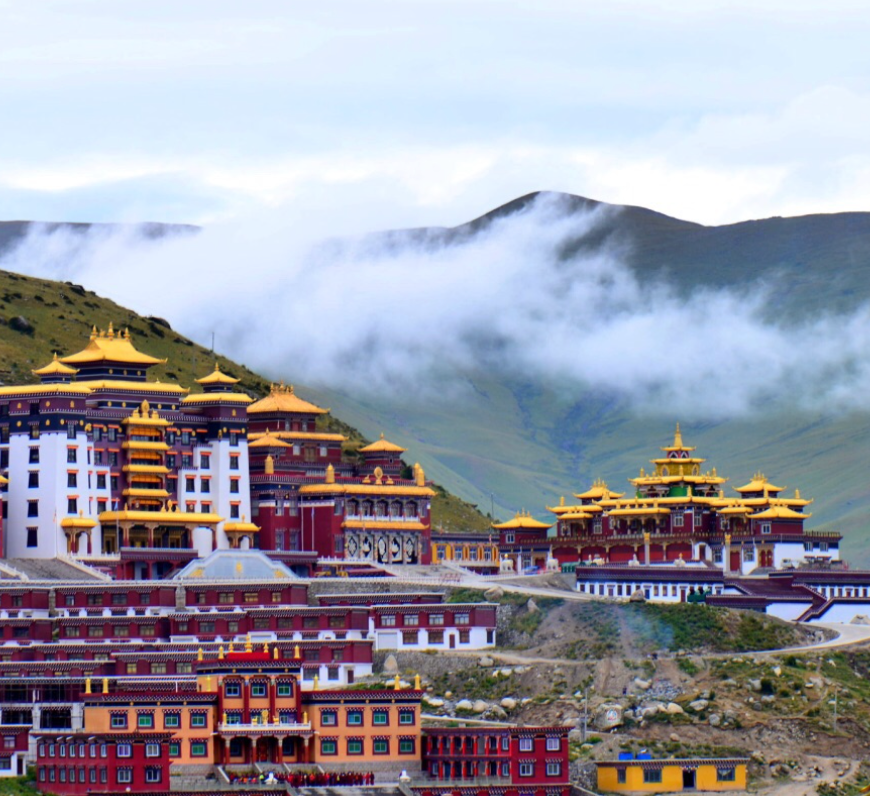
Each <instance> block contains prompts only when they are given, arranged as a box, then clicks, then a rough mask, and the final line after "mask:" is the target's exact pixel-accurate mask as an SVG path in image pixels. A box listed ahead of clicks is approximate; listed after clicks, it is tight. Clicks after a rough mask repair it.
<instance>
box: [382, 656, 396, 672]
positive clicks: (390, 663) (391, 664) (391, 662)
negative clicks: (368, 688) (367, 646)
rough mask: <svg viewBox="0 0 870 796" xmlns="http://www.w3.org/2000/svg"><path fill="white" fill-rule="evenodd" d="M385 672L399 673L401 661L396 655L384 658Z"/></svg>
mask: <svg viewBox="0 0 870 796" xmlns="http://www.w3.org/2000/svg"><path fill="white" fill-rule="evenodd" d="M382 671H383V673H384V674H389V675H396V674H398V673H399V662H398V661H397V660H396V656H395V655H387V657H386V659H385V660H384V667H383V669H382Z"/></svg>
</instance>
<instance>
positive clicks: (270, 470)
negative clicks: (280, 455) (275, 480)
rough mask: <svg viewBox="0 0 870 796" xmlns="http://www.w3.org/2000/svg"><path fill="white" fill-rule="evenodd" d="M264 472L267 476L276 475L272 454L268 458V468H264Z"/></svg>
mask: <svg viewBox="0 0 870 796" xmlns="http://www.w3.org/2000/svg"><path fill="white" fill-rule="evenodd" d="M264 472H265V473H266V475H273V474H274V473H275V460H274V459H273V458H272V454H271V453H270V454H269V455H268V456H267V457H266V467H265V468H264Z"/></svg>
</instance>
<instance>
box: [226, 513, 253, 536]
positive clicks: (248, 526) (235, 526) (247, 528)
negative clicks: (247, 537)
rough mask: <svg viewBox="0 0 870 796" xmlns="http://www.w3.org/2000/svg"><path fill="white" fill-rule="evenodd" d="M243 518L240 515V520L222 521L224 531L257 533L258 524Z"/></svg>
mask: <svg viewBox="0 0 870 796" xmlns="http://www.w3.org/2000/svg"><path fill="white" fill-rule="evenodd" d="M244 520H245V518H244V517H242V522H225V523H224V531H226V532H227V533H242V532H246V533H251V532H253V533H257V532H259V530H260V526H259V525H254V523H252V522H245V521H244Z"/></svg>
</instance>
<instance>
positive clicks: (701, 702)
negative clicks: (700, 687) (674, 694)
mask: <svg viewBox="0 0 870 796" xmlns="http://www.w3.org/2000/svg"><path fill="white" fill-rule="evenodd" d="M709 704H710V703H709V702H708V701H707V700H706V699H696V700H695V701H694V702H689V704H688V708H689V710H693V711H694V712H695V713H701V712H702V711H704V710H706V709H707V706H708V705H709Z"/></svg>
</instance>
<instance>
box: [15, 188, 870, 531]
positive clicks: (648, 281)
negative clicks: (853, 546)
mask: <svg viewBox="0 0 870 796" xmlns="http://www.w3.org/2000/svg"><path fill="white" fill-rule="evenodd" d="M327 226H329V225H325V224H314V223H307V220H306V219H287V218H282V217H280V216H278V215H276V216H273V217H269V218H259V219H257V220H256V221H248V222H239V223H235V224H226V225H217V226H214V227H209V228H206V229H203V230H201V231H199V232H197V233H196V234H175V231H174V230H168V232H169V233H172V234H160V235H158V234H155V228H154V227H148V228H141V227H123V228H120V227H110V226H109V227H100V228H94V229H92V230H86V231H83V230H81V229H71V228H69V227H64V226H60V227H47V226H45V225H31V226H30V227H28V229H27V231H26V234H25V235H24V237H22V238H18V239H17V240H13V241H11V242H10V244H9V245H8V246H7V247H6V249H5V250H4V251H3V254H2V258H0V267H2V268H4V269H8V270H13V271H18V272H22V273H27V274H31V275H35V276H41V277H48V278H53V279H59V280H64V281H66V280H68V281H73V282H78V283H81V284H83V285H85V286H87V287H88V288H89V289H92V290H95V291H97V292H98V293H100V294H102V295H106V296H109V297H111V298H113V299H115V300H117V301H119V302H121V303H124V304H127V305H130V306H132V307H134V308H135V309H136V310H137V311H139V312H142V313H145V314H154V315H159V316H162V317H166V318H167V319H169V320H170V322H171V323H172V324H173V326H174V327H176V328H178V329H179V331H181V332H182V333H184V334H186V335H188V336H190V337H193V338H194V339H197V340H198V341H199V342H202V343H209V341H210V339H211V334H212V332H214V334H215V339H216V346H217V348H218V349H220V350H221V351H222V352H224V353H226V354H227V355H229V356H231V357H233V358H235V359H237V360H241V361H243V362H245V363H246V364H247V365H248V366H250V367H252V368H253V369H255V370H258V371H260V372H262V373H264V374H265V375H267V376H269V377H272V378H274V379H285V380H288V381H296V382H302V383H303V384H305V385H307V386H308V387H309V388H311V389H312V394H313V395H315V396H317V397H318V398H320V399H321V400H323V401H324V402H326V403H327V405H331V406H332V407H333V408H334V409H336V413H337V414H339V416H342V417H345V418H346V419H347V420H349V421H350V422H353V423H354V424H356V425H358V426H359V427H361V429H362V430H363V431H365V432H368V433H369V434H373V433H375V432H377V431H380V430H381V429H384V430H386V431H387V432H388V433H390V434H393V435H394V436H396V437H397V441H399V442H403V443H409V444H411V446H412V448H413V449H414V455H417V454H418V453H419V457H420V459H421V461H422V462H423V463H424V465H425V464H428V466H429V469H431V470H432V472H433V473H434V474H435V475H436V477H438V478H439V479H441V480H442V481H444V482H446V483H448V484H449V485H450V486H451V487H452V488H453V489H455V490H456V491H457V492H458V493H459V494H460V495H463V496H465V497H468V498H471V499H474V500H476V501H478V502H479V503H481V507H482V508H483V509H484V510H488V509H489V503H490V502H493V503H497V504H498V506H499V507H501V509H502V512H503V513H504V512H505V511H507V510H513V509H517V508H520V507H521V506H525V507H526V508H531V509H533V510H535V511H537V512H538V513H540V511H541V509H542V506H543V504H544V503H545V502H546V501H553V500H555V499H556V497H557V494H558V491H559V490H564V491H565V492H567V491H569V490H570V489H572V488H574V489H576V488H579V487H581V486H583V485H584V484H585V482H586V481H587V480H589V479H590V478H591V477H594V476H596V475H599V474H603V475H607V476H612V477H616V478H619V479H624V478H626V477H627V476H629V475H632V474H634V468H635V467H636V466H639V465H642V464H644V463H645V460H646V458H648V457H649V456H650V455H652V454H653V453H654V448H655V446H657V445H659V444H664V442H665V439H664V438H662V435H665V434H667V433H668V432H669V430H670V428H671V427H672V423H673V421H675V420H682V421H683V422H684V423H689V424H692V423H694V424H695V429H696V430H697V434H698V437H699V439H700V440H702V441H704V442H706V443H708V444H709V447H708V448H705V450H703V451H700V453H701V455H705V454H710V455H711V456H712V457H713V459H714V461H712V462H711V464H714V465H717V466H718V465H719V464H720V461H721V462H722V463H723V464H725V465H728V464H729V463H730V464H731V465H732V466H734V467H739V468H740V472H739V473H735V474H734V477H735V478H739V477H742V476H743V475H745V476H748V475H749V472H748V470H749V469H750V468H752V467H754V466H756V464H758V465H759V466H760V465H764V466H768V465H773V466H774V467H775V468H776V472H777V473H779V472H782V471H783V468H786V474H788V468H789V467H791V468H792V469H793V470H794V473H795V475H796V476H801V478H802V479H803V480H802V481H801V483H795V484H794V485H795V486H800V487H801V488H809V489H812V488H813V485H814V483H815V484H819V485H821V484H823V483H824V482H825V481H824V479H825V477H826V476H825V475H824V474H821V475H819V474H815V471H814V470H813V469H811V468H810V467H809V464H808V460H813V459H814V460H816V461H818V456H819V455H820V451H819V450H817V449H811V448H808V447H807V445H809V444H810V443H808V442H807V438H806V434H807V433H809V431H807V429H810V428H817V427H819V425H820V424H821V426H825V427H827V426H828V425H830V426H831V427H832V428H833V427H836V428H840V427H841V426H842V427H843V429H844V431H843V433H844V434H847V435H851V437H852V438H855V437H856V435H857V436H858V437H860V433H859V430H860V428H864V425H866V423H867V420H866V417H865V415H864V410H865V408H866V404H867V400H866V398H865V396H866V395H867V394H868V388H870V354H868V352H870V345H868V343H870V309H868V306H870V305H868V299H870V280H867V270H868V264H870V216H868V215H866V214H839V215H834V216H811V217H805V218H803V219H770V220H766V221H759V222H747V223H745V224H736V225H729V226H727V227H703V226H700V225H697V224H691V223H688V222H682V221H678V220H676V219H671V218H669V217H667V216H662V215H660V214H657V213H654V212H653V211H649V210H644V209H642V208H631V207H626V208H622V207H615V206H612V205H605V204H599V203H596V202H592V201H590V200H585V199H582V198H579V197H570V196H565V195H561V194H546V193H545V194H538V195H533V196H530V197H524V198H522V199H520V200H516V201H515V202H512V203H510V204H509V205H506V206H505V207H503V208H500V209H498V210H496V211H493V212H492V213H490V214H488V215H487V216H484V217H481V218H480V219H477V220H475V221H472V222H470V223H468V224H466V225H463V226H461V227H457V228H453V229H439V228H435V229H420V230H406V231H394V232H379V233H375V232H373V233H368V234H360V233H358V232H356V233H355V234H352V233H347V234H345V230H343V229H342V228H341V223H340V220H339V222H338V223H337V224H336V225H335V226H329V228H328V229H327ZM856 417H858V418H860V421H856V420H855V418H856ZM725 421H731V422H730V424H729V425H727V426H725V425H724V423H725ZM856 423H857V425H856ZM690 428H691V426H690ZM800 429H804V431H801V430H800ZM847 429H851V432H849V431H847ZM743 435H745V436H743ZM759 435H760V436H759ZM765 435H767V436H768V437H769V438H770V439H771V444H770V445H766V444H764V443H763V440H764V439H766V438H767V437H765ZM692 437H693V435H691V434H690V435H689V439H688V441H689V442H690V443H691V442H692V441H693V439H692ZM776 438H780V442H779V443H778V445H776V446H773V442H772V440H774V439H776ZM783 439H787V441H788V443H787V444H786V443H785V442H783ZM750 442H751V444H749V443H750ZM801 446H803V447H801ZM717 448H718V449H719V452H718V455H717ZM849 450H850V451H852V453H850V454H848V455H849V456H850V457H851V459H850V461H851V464H853V465H854V464H855V463H856V460H855V458H854V457H855V456H857V457H858V460H860V458H861V456H863V461H862V462H861V464H862V466H863V465H864V464H867V463H870V462H867V458H868V454H861V453H859V452H857V449H852V448H850V449H849ZM800 451H805V454H804V456H800ZM796 456H798V457H799V458H798V460H795V457H796ZM765 462H767V463H768V464H764V463H765ZM819 466H822V467H824V466H827V465H825V464H824V463H821V464H819ZM831 466H833V460H832V462H831ZM625 467H630V468H631V470H630V471H626V470H625V469H624V468H625ZM816 469H818V467H817V468H816ZM772 474H773V473H772ZM777 478H778V480H779V481H782V480H783V479H782V478H781V477H779V476H777ZM806 479H815V480H814V481H813V482H812V483H806ZM786 480H787V485H789V486H791V485H792V484H791V481H788V479H786ZM622 483H624V482H622ZM616 485H617V486H621V483H617V484H616ZM853 486H854V489H853V490H852V492H849V494H850V495H852V496H853V497H854V490H855V489H858V488H859V487H858V483H857V481H856V482H855V483H854V484H853ZM817 488H818V487H817ZM847 491H848V490H847ZM490 493H493V494H492V497H491V498H490ZM818 497H820V498H821V495H818ZM841 502H842V501H841ZM821 508H822V509H823V510H822V512H821V513H820V519H822V520H825V519H827V520H832V519H837V518H838V517H840V516H845V515H844V512H845V513H848V506H845V505H839V506H838V507H833V506H831V505H829V504H828V502H827V501H826V504H825V506H824V507H821Z"/></svg>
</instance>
